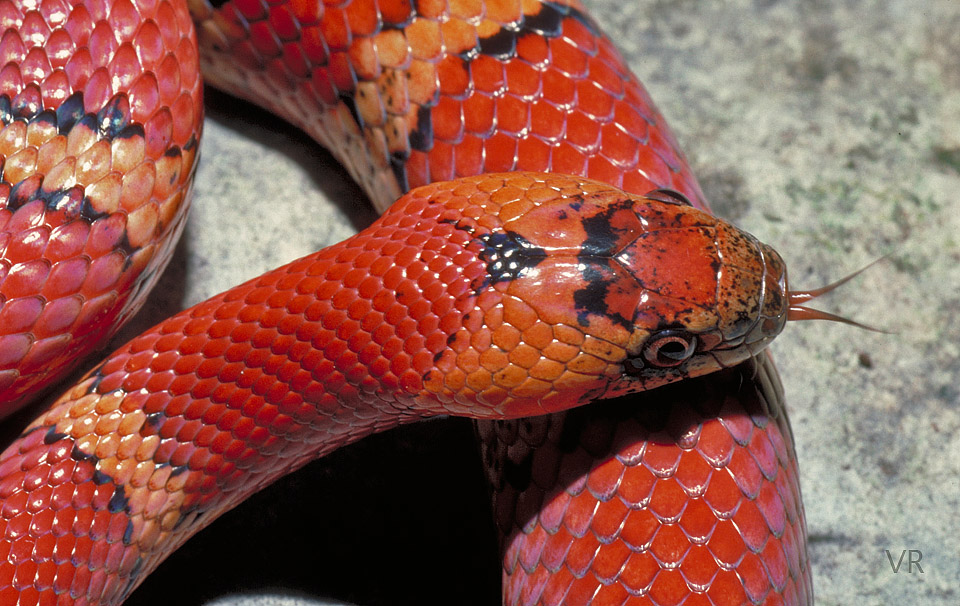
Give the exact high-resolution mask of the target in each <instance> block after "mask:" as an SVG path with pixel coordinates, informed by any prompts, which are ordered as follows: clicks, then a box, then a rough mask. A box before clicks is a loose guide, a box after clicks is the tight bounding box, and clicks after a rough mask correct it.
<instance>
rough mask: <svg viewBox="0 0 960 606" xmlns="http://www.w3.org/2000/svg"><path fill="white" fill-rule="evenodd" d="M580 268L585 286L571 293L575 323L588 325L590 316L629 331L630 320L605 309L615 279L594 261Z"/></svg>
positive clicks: (614, 285) (614, 286)
mask: <svg viewBox="0 0 960 606" xmlns="http://www.w3.org/2000/svg"><path fill="white" fill-rule="evenodd" d="M582 267H583V270H582V275H583V281H584V282H585V283H586V286H584V287H583V288H581V289H578V290H576V291H574V293H573V303H574V305H575V306H576V309H577V322H579V323H580V325H581V326H587V325H589V324H590V316H591V315H593V316H602V317H605V318H607V319H609V320H610V321H611V322H613V323H614V324H618V325H620V326H622V327H624V328H625V329H627V330H630V328H631V326H632V322H631V320H632V318H625V317H623V315H622V314H621V313H619V312H616V313H614V312H613V311H611V310H610V309H609V308H608V307H607V296H608V295H609V294H610V291H611V290H612V289H613V288H616V278H612V277H610V276H611V274H609V273H607V272H604V271H602V270H601V265H600V264H599V263H598V262H597V261H596V260H589V261H587V262H585V263H583V264H582Z"/></svg>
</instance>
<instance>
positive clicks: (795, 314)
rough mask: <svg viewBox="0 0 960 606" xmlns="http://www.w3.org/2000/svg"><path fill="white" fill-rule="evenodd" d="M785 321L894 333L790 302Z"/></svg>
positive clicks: (893, 333) (893, 332)
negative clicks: (822, 323)
mask: <svg viewBox="0 0 960 606" xmlns="http://www.w3.org/2000/svg"><path fill="white" fill-rule="evenodd" d="M787 320H788V321H790V322H804V321H808V320H826V321H828V322H840V323H841V324H849V325H850V326H856V327H857V328H862V329H864V330H869V331H870V332H877V333H881V334H884V335H895V334H897V333H896V332H895V331H892V330H886V329H883V328H877V327H875V326H870V325H868V324H862V323H860V322H857V321H856V320H851V319H850V318H844V317H843V316H838V315H837V314H833V313H830V312H829V311H822V310H819V309H812V308H810V307H804V306H802V305H797V304H795V303H793V302H792V301H791V304H790V307H788V308H787Z"/></svg>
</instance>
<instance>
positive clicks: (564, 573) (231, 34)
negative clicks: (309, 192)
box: [0, 0, 838, 606]
mask: <svg viewBox="0 0 960 606" xmlns="http://www.w3.org/2000/svg"><path fill="white" fill-rule="evenodd" d="M0 22H2V24H3V37H2V39H0V57H2V61H0V64H2V65H3V67H2V68H0V120H2V122H3V129H2V131H0V154H2V157H3V181H2V184H0V196H2V198H3V204H2V205H0V226H3V229H4V231H3V232H2V235H0V238H2V240H0V249H2V250H3V256H2V260H0V272H2V283H0V296H2V304H3V307H2V309H0V330H2V334H0V401H2V402H3V406H4V408H3V411H2V414H10V413H11V412H12V411H13V410H15V409H16V408H17V407H19V406H21V405H23V404H24V403H26V402H28V401H29V400H31V399H33V398H36V397H37V393H38V392H42V391H43V390H44V389H45V388H46V387H49V386H50V385H51V384H52V383H54V382H55V381H56V380H58V379H59V378H61V377H62V376H63V375H64V374H65V373H66V372H67V371H68V370H69V369H70V368H72V367H74V366H75V365H76V364H77V363H78V362H79V361H80V360H81V359H82V358H83V357H84V356H85V355H87V354H89V353H90V351H91V350H93V349H94V348H96V347H97V346H98V345H100V344H101V343H102V342H103V341H104V340H105V339H106V338H108V337H109V336H110V335H112V334H114V333H115V331H116V330H117V328H118V327H119V325H120V324H122V323H123V322H124V321H125V320H126V319H128V318H129V317H130V316H131V315H132V314H133V313H134V312H135V311H136V310H137V309H138V308H139V306H140V305H141V304H142V302H143V300H144V298H145V297H146V294H147V293H148V291H149V289H150V287H151V286H152V285H153V284H154V283H155V282H156V280H157V277H158V276H159V274H160V273H161V272H162V269H163V267H164V266H165V264H166V262H167V261H168V260H169V257H170V254H171V251H172V249H173V246H174V243H175V241H176V239H177V237H178V236H179V234H180V232H181V231H182V228H183V225H184V221H185V216H186V212H187V208H188V207H189V204H190V199H191V197H192V178H193V175H194V173H195V169H196V164H197V161H198V156H199V154H198V150H199V147H200V139H201V131H202V117H203V107H202V86H203V81H204V79H205V80H206V82H208V83H209V84H211V85H213V86H215V87H217V88H220V89H223V90H224V91H226V92H228V93H230V94H233V95H235V96H238V97H241V98H244V99H247V100H250V101H253V102H254V103H257V104H259V105H261V106H263V107H265V108H266V109H268V110H270V111H272V112H274V113H276V114H278V115H280V116H282V117H283V118H285V119H286V120H288V121H290V122H291V123H293V124H294V125H296V126H298V127H300V128H301V129H302V130H304V131H305V132H306V133H308V134H309V135H311V136H312V137H313V138H314V139H315V140H316V141H317V142H318V143H320V144H321V145H322V146H324V147H326V148H327V149H329V150H330V151H331V152H332V153H333V154H334V156H335V157H336V158H337V159H338V160H339V161H340V162H341V163H342V164H343V165H344V167H346V169H347V171H348V172H349V173H350V175H351V176H352V177H353V178H354V179H355V180H356V181H357V182H358V183H359V184H360V185H361V186H362V187H363V188H364V191H365V192H366V193H367V194H368V196H369V198H370V200H371V201H372V202H373V204H374V205H375V206H376V207H377V208H378V210H380V211H381V212H382V213H383V214H382V216H381V217H380V219H379V220H377V221H376V222H375V223H374V224H373V225H371V226H370V227H368V228H367V229H365V230H363V231H361V232H360V233H358V234H357V235H356V236H353V237H351V238H349V239H348V240H346V241H344V242H342V243H340V244H336V245H333V246H330V247H327V248H325V249H323V250H321V251H319V252H317V253H315V254H313V255H309V256H307V257H304V258H303V259H299V260H297V261H294V262H292V263H290V264H288V265H286V266H284V267H281V268H278V269H277V270H274V271H272V272H268V273H267V274H264V275H263V276H261V277H259V278H255V279H253V280H251V281H249V282H247V283H245V284H243V285H240V286H238V287H236V288H234V289H231V290H229V291H227V292H225V293H223V294H221V295H218V296H216V297H213V298H212V299H209V300H208V301H205V302H203V303H200V304H198V305H197V306H195V307H193V308H190V309H188V310H185V311H183V312H181V313H180V314H177V315H176V316H174V317H173V318H170V319H169V320H166V321H163V322H161V323H160V324H158V325H156V326H155V327H154V328H152V329H150V330H148V331H146V332H145V333H143V334H142V335H140V336H139V337H137V338H135V339H133V340H131V341H130V342H129V343H127V344H126V345H124V346H122V347H121V348H120V349H119V350H117V351H116V352H114V353H113V354H111V355H110V356H108V357H107V358H106V359H105V360H104V361H103V362H101V363H100V364H98V365H97V366H95V367H94V368H93V369H92V370H91V371H90V372H89V373H87V374H86V375H85V376H84V377H83V378H82V379H80V380H79V381H78V382H77V383H76V384H75V385H73V386H72V387H69V388H67V389H66V390H65V391H64V392H63V394H62V395H61V396H59V397H58V398H56V399H54V400H53V401H52V402H51V403H50V404H46V405H43V407H41V408H39V409H38V412H37V413H36V417H35V419H34V420H33V421H32V422H31V423H30V425H29V426H28V427H27V428H26V429H25V430H24V431H23V432H22V433H21V435H20V436H19V437H18V438H16V439H15V440H14V441H13V442H12V443H10V444H9V445H7V447H6V449H5V450H4V452H3V453H2V455H0V502H2V505H0V536H2V541H0V558H2V562H0V603H2V604H18V605H21V606H26V605H33V604H77V605H87V604H120V603H122V602H123V600H124V599H126V597H127V596H129V595H130V593H131V592H132V591H133V590H134V589H135V588H136V587H137V586H138V585H139V584H140V583H141V582H142V581H143V579H144V578H145V576H146V575H148V574H149V572H150V571H152V570H153V569H155V568H156V567H157V566H158V565H159V563H160V562H161V561H162V560H163V559H164V558H165V557H166V556H167V555H168V554H169V553H171V552H172V551H174V550H175V549H176V548H177V547H179V546H180V545H181V544H182V543H183V542H184V541H186V540H187V539H188V538H189V537H190V536H192V535H193V534H194V533H196V532H197V531H199V530H200V529H201V528H203V527H205V526H206V525H208V524H210V523H211V522H212V521H213V520H214V519H216V517H217V516H219V515H220V514H222V513H223V512H225V511H227V510H229V509H231V508H232V507H234V506H236V505H237V504H238V503H240V502H241V501H243V500H244V499H245V498H246V497H247V496H249V495H250V494H252V493H254V492H256V491H257V490H259V489H260V488H262V487H264V486H266V485H268V484H270V483H271V482H272V481H274V480H275V479H277V478H278V477H280V476H282V475H284V474H287V473H289V472H291V471H293V470H295V469H297V468H299V467H301V466H303V465H304V464H306V463H307V462H309V461H311V460H313V459H315V458H317V457H320V456H323V455H324V454H327V453H329V452H331V451H333V450H335V449H337V448H339V447H342V446H344V445H347V444H349V443H352V442H354V441H356V440H358V439H360V438H361V437H363V436H366V435H369V434H371V433H374V432H379V431H384V430H387V429H390V428H392V427H395V426H397V425H401V424H405V423H410V422H413V421H417V420H420V419H424V418H428V417H435V416H444V415H455V416H467V417H470V418H473V419H476V420H477V425H476V427H477V430H476V431H477V434H478V436H479V437H480V438H481V444H482V446H481V452H482V458H483V460H484V463H485V465H486V469H487V470H488V472H487V473H488V476H489V479H490V481H491V484H492V486H493V496H492V502H493V511H494V518H495V523H496V526H497V527H498V529H499V531H500V533H501V551H502V560H503V561H502V564H503V590H502V593H503V603H504V604H510V605H521V604H523V605H527V604H529V605H533V604H542V605H554V604H557V605H559V604H570V605H573V604H592V605H595V606H607V605H614V604H618V605H619V604H628V603H629V604H657V605H666V604H680V603H683V604H687V605H691V604H760V603H780V604H797V605H799V604H811V603H812V600H813V591H812V580H811V574H810V565H809V562H808V558H807V553H806V530H805V523H804V516H803V506H802V502H801V496H800V488H799V481H798V468H797V460H796V454H795V452H794V448H793V438H792V433H791V430H790V426H789V421H788V419H787V417H786V412H785V409H784V403H783V391H782V387H781V385H780V382H779V378H778V376H777V372H776V369H775V368H774V366H773V364H772V360H771V358H770V356H769V355H768V354H767V353H766V352H765V350H764V347H765V346H766V345H767V344H768V343H769V342H770V341H771V340H772V339H773V338H774V337H775V336H776V335H777V334H778V333H779V332H780V331H781V330H782V329H783V327H784V325H785V323H786V321H787V320H788V319H790V320H804V319H838V318H836V317H834V316H831V315H830V314H826V313H825V312H819V311H815V310H811V309H809V308H806V307H803V306H802V305H800V303H801V302H805V301H806V300H808V299H809V298H812V297H814V296H817V295H819V294H822V292H825V291H826V290H830V289H832V288H833V287H834V285H830V286H828V287H825V288H823V289H818V290H816V291H796V290H789V289H788V285H787V274H786V267H785V265H784V263H783V261H782V259H781V258H780V256H779V255H778V254H777V253H776V251H775V250H773V249H772V248H770V247H769V246H767V245H766V244H763V243H761V242H759V241H758V240H757V239H756V238H754V237H753V236H751V235H749V234H747V233H745V232H743V231H741V230H739V229H738V228H736V227H734V226H733V225H731V224H729V223H727V222H725V221H723V220H722V219H719V218H716V217H715V216H713V215H712V214H711V213H710V212H709V206H708V204H707V202H706V198H705V197H704V195H703V193H702V191H701V190H700V187H699V185H698V184H697V182H696V179H695V177H694V176H693V174H692V173H691V171H690V168H689V166H688V164H687V161H686V160H685V158H684V156H683V154H682V153H681V152H680V151H679V147H678V145H677V143H676V141H675V139H674V137H673V135H672V134H671V133H670V130H669V128H668V127H667V125H666V124H665V122H664V119H663V117H662V116H661V114H660V113H659V112H658V111H657V110H656V108H655V106H654V105H653V102H652V101H651V99H650V97H649V95H648V94H647V92H646V90H645V89H644V88H643V86H642V85H641V83H640V82H639V80H637V78H636V76H634V75H633V74H632V73H631V72H630V70H629V68H628V67H627V66H626V65H625V64H624V61H623V59H622V58H621V57H620V55H619V53H618V51H617V50H616V48H615V46H614V45H613V43H612V42H611V41H610V40H609V39H608V38H607V37H606V36H605V35H604V34H603V32H602V31H601V29H600V27H599V26H598V25H597V24H596V22H595V21H594V20H593V19H592V18H591V17H590V16H589V14H588V13H587V12H586V10H585V8H584V7H583V6H582V5H581V4H580V3H579V2H577V1H575V0H543V1H541V0H450V1H448V2H440V1H433V0H419V1H416V2H413V1H411V0H342V1H330V2H319V1H316V0H277V1H270V2H261V1H260V0H226V1H220V0H217V1H216V2H212V3H211V2H207V1H206V0H190V1H189V2H187V1H184V0H156V1H142V2H132V1H131V0H104V1H101V2H95V1H92V0H87V1H70V0H41V1H39V2H37V1H32V0H3V2H0ZM201 73H202V74H203V76H201ZM394 200H396V202H394ZM265 212H266V209H265ZM595 400H604V401H603V402H599V403H593V402H594V401H595Z"/></svg>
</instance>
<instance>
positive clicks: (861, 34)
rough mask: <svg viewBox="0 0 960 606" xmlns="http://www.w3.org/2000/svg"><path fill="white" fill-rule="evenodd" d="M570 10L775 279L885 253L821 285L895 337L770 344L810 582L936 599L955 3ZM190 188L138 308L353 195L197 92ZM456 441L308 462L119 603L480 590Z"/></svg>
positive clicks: (847, 600)
mask: <svg viewBox="0 0 960 606" xmlns="http://www.w3.org/2000/svg"><path fill="white" fill-rule="evenodd" d="M589 5H590V9H591V10H592V11H593V14H594V16H595V17H596V18H597V20H598V21H599V22H600V23H601V25H602V26H603V27H604V28H605V30H606V31H607V32H608V33H609V34H610V35H611V36H612V37H613V39H614V40H617V41H618V44H619V46H620V48H621V49H622V51H623V52H624V53H625V54H626V55H627V57H628V58H629V62H630V64H631V66H632V67H633V69H634V70H635V71H636V73H637V74H638V75H639V76H640V79H641V80H642V81H643V82H644V83H645V84H646V85H647V87H648V88H649V90H650V92H651V94H652V96H653V98H654V99H655V100H656V101H657V103H658V104H659V106H660V108H661V109H662V110H663V112H664V113H665V115H666V116H667V118H668V121H669V122H670V124H671V125H672V126H673V129H674V131H675V132H676V134H677V135H678V137H679V139H680V141H681V143H682V146H683V148H684V149H685V151H686V153H687V154H688V156H689V158H690V160H691V162H692V164H693V167H694V171H695V173H696V174H698V175H699V177H700V179H701V180H702V183H703V186H704V190H705V191H706V193H707V195H708V197H709V198H710V199H711V200H712V202H713V204H714V206H715V209H716V210H717V211H718V212H719V213H720V214H722V215H723V216H725V217H727V218H732V219H734V220H735V221H736V222H738V223H739V224H740V225H741V226H743V227H745V228H746V229H748V230H749V231H751V232H753V233H754V234H755V235H757V236H758V237H760V238H761V239H762V240H764V241H766V242H769V243H771V244H773V245H774V246H775V247H776V248H777V249H778V250H779V251H780V252H781V253H782V254H783V256H784V257H785V258H786V259H787V262H788V263H789V265H790V268H791V278H792V283H793V284H795V285H797V286H811V287H812V286H817V285H821V284H824V283H826V282H827V281H829V280H831V279H833V278H836V277H839V276H841V275H844V274H846V273H848V272H850V271H852V270H854V269H857V268H859V267H862V266H863V265H865V264H867V263H869V262H870V261H873V260H875V259H877V258H878V257H881V256H882V255H890V256H889V257H888V258H887V259H886V260H885V261H883V262H881V263H880V264H878V265H877V266H875V267H874V268H872V269H870V270H869V271H867V272H866V273H865V274H864V275H863V276H862V277H861V278H858V279H857V280H856V281H855V282H853V283H852V284H850V285H848V286H847V287H845V288H844V289H842V290H841V291H840V292H839V293H836V294H835V295H832V296H830V297H829V298H828V299H827V300H826V301H824V302H823V303H821V305H820V306H821V307H826V308H829V309H831V310H833V311H838V312H840V313H842V314H845V315H849V316H852V317H855V318H857V319H859V320H862V321H864V322H867V323H870V324H873V325H876V326H880V327H883V328H886V329H890V330H893V331H896V334H894V335H885V334H875V333H870V332H865V331H862V330H856V329H853V328H850V327H845V326H841V325H835V324H827V323H816V324H807V325H793V326H790V327H789V330H787V332H786V334H785V335H784V336H782V337H781V338H780V339H779V340H778V341H777V343H776V344H775V345H774V353H775V356H776V358H777V361H778V363H779V368H780V370H781V372H782V374H783V378H784V382H785V384H786V391H787V394H788V402H789V404H790V414H791V418H792V422H793V427H794V430H795V433H796V440H797V448H798V452H799V457H800V466H801V470H802V482H803V494H804V501H805V505H806V512H807V523H808V530H809V535H810V556H811V558H812V562H813V570H814V577H815V587H816V593H817V596H818V603H819V604H821V605H841V604H866V605H870V604H888V605H889V604H924V605H928V606H935V605H941V604H942V605H947V604H951V605H952V604H957V603H958V601H960V539H958V538H957V534H958V531H960V355H958V350H960V321H958V320H957V316H958V313H960V201H958V197H960V3H958V2H957V1H955V0H926V1H924V2H917V1H916V0H889V1H882V0H874V1H870V0H782V1H777V0H753V1H749V0H738V1H729V2H706V1H703V2H698V1H693V0H677V1H668V0H630V1H626V2H624V1H618V2H614V1H607V0H591V1H590V2H589ZM194 205H195V206H194V210H193V215H192V217H191V220H190V223H189V225H188V228H187V232H186V237H185V238H184V241H183V243H182V244H181V246H180V248H179V250H178V254H177V256H176V258H175V259H174V262H173V265H172V267H171V270H170V271H169V272H168V274H167V275H166V277H165V278H164V281H163V283H162V284H161V286H160V288H159V290H158V292H157V293H156V294H155V296H154V297H153V298H152V300H151V307H150V308H149V309H148V310H147V311H146V312H145V313H144V314H142V315H141V317H140V318H139V321H140V327H141V328H143V327H145V326H146V325H148V324H150V323H152V322H154V321H157V320H159V319H161V318H162V317H165V316H168V315H170V314H172V313H173V312H175V311H177V310H178V309H180V308H181V307H183V306H186V305H189V304H193V303H195V302H197V301H199V300H201V299H203V298H205V297H207V296H210V295H212V294H214V293H216V292H219V291H221V290H223V289H225V288H227V287H229V286H232V285H234V284H236V283H239V282H240V281H242V280H245V279H247V278H249V277H252V276H255V275H257V274H259V273H261V272H262V271H264V270H266V269H268V268H272V267H274V266H277V265H279V264H282V263H285V262H287V261H289V260H292V259H294V258H296V257H298V256H301V255H303V254H306V253H307V252H311V251H313V250H315V249H317V248H319V247H322V246H324V245H326V244H328V243H332V242H335V241H338V240H340V239H341V238H343V237H345V236H347V235H349V234H350V233H352V232H353V231H354V230H356V229H357V228H359V227H362V226H363V225H364V224H365V223H366V222H368V221H369V220H370V219H371V218H372V216H373V215H372V212H371V211H369V210H363V208H364V200H363V197H362V194H361V193H360V192H359V191H358V190H357V189H356V187H355V186H353V185H352V184H351V183H350V182H349V179H348V178H347V177H346V175H345V173H343V172H342V171H341V170H340V169H338V168H337V167H336V166H335V164H334V163H333V161H332V160H331V159H330V157H329V156H327V155H325V154H324V153H323V152H322V151H320V150H319V149H317V147H316V146H315V145H314V144H313V143H312V142H310V141H308V140H306V139H305V138H303V137H302V136H300V135H298V134H296V133H295V132H293V131H291V129H289V128H287V127H285V126H284V125H283V124H282V123H280V122H278V121H276V120H274V119H271V118H269V117H263V116H262V114H260V112H258V111H257V110H255V109H252V108H250V107H247V106H244V105H242V104H239V103H238V102H236V101H234V100H232V99H229V98H225V97H223V96H218V95H215V94H211V95H210V116H209V120H208V122H207V129H206V140H205V142H204V145H203V158H202V167H201V170H200V172H199V175H198V184H197V190H196V198H195V202H194ZM357 208H359V209H361V210H356V209H357ZM126 334H128V335H129V334H131V333H130V331H128V332H127V333H126ZM469 440H470V432H469V429H468V428H467V427H465V426H464V425H463V424H460V423H451V422H445V421H444V422H434V423H428V424H425V425H421V426H418V427H409V428H404V429H401V430H399V431H395V432H392V433H389V434H387V435H385V436H380V437H375V438H372V439H369V440H367V441H365V442H362V443H361V444H358V445H356V446H354V447H351V448H349V449H345V450H344V451H342V452H340V453H336V454H335V455H334V456H332V457H330V458H328V459H326V460H324V461H321V462H318V463H316V464H313V465H311V466H309V467H307V468H306V469H305V470H303V471H302V472H300V473H299V474H296V475H295V476H293V477H292V478H290V479H288V480H286V481H283V482H281V483H280V484H278V485H277V486H275V487H274V489H272V490H270V491H268V492H267V493H266V494H264V495H263V496H261V497H259V498H257V499H255V500H254V501H252V502H249V503H247V504H246V505H244V506H242V507H241V508H240V509H238V510H237V511H235V512H233V513H231V514H229V515H227V516H225V518H224V519H222V520H221V521H219V522H218V523H217V524H215V525H214V526H213V527H211V528H210V529H208V530H206V531H204V532H203V533H201V535H200V536H198V537H197V538H196V539H195V540H194V541H191V542H190V543H189V544H188V546H187V547H186V548H185V549H184V550H182V551H181V552H179V553H178V554H176V555H175V556H174V557H173V558H171V560H169V561H168V563H167V564H165V565H164V566H163V567H161V569H160V570H159V571H158V572H157V573H156V574H155V575H153V576H152V577H151V578H150V579H148V580H147V582H146V583H145V584H144V585H143V587H142V588H141V589H140V590H138V591H137V592H136V593H135V594H134V596H133V597H132V598H131V599H130V601H129V604H131V605H135V606H145V605H152V604H169V603H171V602H173V601H175V602H176V603H178V604H189V605H192V604H210V605H212V604H217V605H218V606H227V605H241V604H242V605H243V606H254V605H256V606H267V605H273V606H280V605H283V606H294V605H300V606H302V605H304V604H320V603H331V602H338V601H347V602H350V603H356V604H364V605H366V604H370V605H380V604H384V605H385V604H390V605H398V604H414V603H416V604H464V605H473V604H477V605H480V604H484V605H491V604H497V603H499V594H498V588H497V584H498V582H499V579H498V571H497V568H496V562H495V555H494V554H495V544H494V539H493V537H492V536H491V535H492V533H491V532H490V527H489V526H488V525H489V521H488V519H487V517H486V516H487V514H486V510H485V507H486V497H485V493H484V488H483V486H482V483H481V479H480V474H479V471H478V469H477V468H476V465H475V463H474V462H473V460H472V459H471V457H472V456H473V454H472V447H471V446H469V445H468V444H469ZM451 452H452V453H453V454H449V453H451ZM375 463H376V464H375ZM437 474H445V476H444V477H443V478H441V477H439V476H438V475H437ZM885 549H886V550H890V552H891V554H893V557H894V561H896V558H898V557H899V555H900V552H901V550H905V549H916V550H920V551H921V552H922V554H923V559H922V561H921V564H922V567H923V573H922V574H921V573H919V572H918V571H917V570H916V569H914V571H913V574H909V573H908V572H907V571H906V566H904V567H903V568H902V569H901V570H900V572H899V573H896V574H895V573H894V572H893V570H892V568H891V565H890V564H889V563H888V560H887V556H886V554H885V553H884V551H883V550H885ZM904 560H906V558H904ZM264 563H265V564H264ZM185 587H186V588H188V589H182V588H185ZM241 594H242V596H246V597H242V596H241Z"/></svg>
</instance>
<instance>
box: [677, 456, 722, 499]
mask: <svg viewBox="0 0 960 606" xmlns="http://www.w3.org/2000/svg"><path fill="white" fill-rule="evenodd" d="M713 473H714V468H713V467H711V466H710V465H709V464H708V463H707V462H706V461H705V460H704V459H703V458H702V457H700V456H699V455H697V454H696V453H695V452H690V451H685V452H684V453H683V456H682V457H681V459H680V465H679V466H678V467H677V471H676V475H675V478H676V480H677V482H679V484H680V486H681V487H682V488H683V491H684V492H685V493H687V495H689V496H690V497H700V496H703V493H704V492H705V491H706V489H707V485H708V483H709V481H710V477H711V475H712V474H713Z"/></svg>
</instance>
